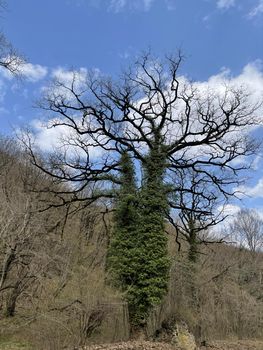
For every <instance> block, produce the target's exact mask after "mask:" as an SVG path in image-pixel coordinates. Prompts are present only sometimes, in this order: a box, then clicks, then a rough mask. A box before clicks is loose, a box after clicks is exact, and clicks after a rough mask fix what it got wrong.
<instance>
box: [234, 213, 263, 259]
mask: <svg viewBox="0 0 263 350" xmlns="http://www.w3.org/2000/svg"><path fill="white" fill-rule="evenodd" d="M231 231H232V232H233V235H234V237H235V239H236V241H237V243H238V244H239V245H240V247H242V248H248V249H249V250H250V251H251V252H253V253H255V252H257V251H259V250H260V249H261V248H262V247H263V220H262V218H261V217H260V216H259V214H258V213H257V212H256V211H255V210H254V209H241V210H240V211H239V212H238V213H237V215H236V217H235V219H234V222H233V223H232V224H231Z"/></svg>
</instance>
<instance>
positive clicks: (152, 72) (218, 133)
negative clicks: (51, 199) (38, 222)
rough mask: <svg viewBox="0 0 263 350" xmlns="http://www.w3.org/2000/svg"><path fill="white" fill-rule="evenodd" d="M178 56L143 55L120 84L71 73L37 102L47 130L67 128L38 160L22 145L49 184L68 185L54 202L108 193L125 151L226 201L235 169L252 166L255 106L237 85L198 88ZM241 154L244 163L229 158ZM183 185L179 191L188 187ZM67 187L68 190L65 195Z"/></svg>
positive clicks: (94, 75) (29, 142)
mask: <svg viewBox="0 0 263 350" xmlns="http://www.w3.org/2000/svg"><path fill="white" fill-rule="evenodd" d="M182 60H183V57H182V55H181V54H180V53H179V55H178V56H176V57H168V58H167V59H166V60H165V61H163V62H161V61H160V60H158V59H155V58H153V57H152V56H151V55H150V54H145V55H142V56H141V57H140V58H139V59H138V60H137V61H136V62H135V63H134V65H133V66H132V67H131V68H129V69H128V70H126V71H125V72H124V73H123V74H122V75H121V76H120V79H119V80H117V81H114V80H113V79H110V78H108V77H105V76H102V75H100V74H99V73H98V72H93V73H92V72H91V73H89V74H87V75H86V76H83V75H81V73H80V72H76V71H74V72H72V73H71V77H72V79H71V80H70V81H68V80H67V81H66V80H65V79H64V80H63V79H61V80H60V81H55V82H54V83H53V84H52V85H51V87H50V89H48V90H47V91H46V93H45V95H44V97H43V99H42V101H41V102H40V103H39V106H40V107H41V108H42V109H43V110H45V111H46V112H47V114H48V116H49V119H50V120H49V124H48V125H49V127H50V128H56V129H59V128H60V127H63V128H64V129H63V130H64V131H65V130H67V132H66V133H67V135H66V133H65V132H64V135H63V139H62V143H63V145H62V148H60V149H62V151H61V152H56V153H54V154H52V155H51V156H50V157H48V156H46V160H45V161H43V160H42V161H41V162H40V161H39V160H38V157H37V155H36V152H35V149H34V145H33V143H32V139H30V138H28V139H27V140H25V139H24V142H25V145H26V147H27V150H28V152H29V153H30V156H31V159H32V162H33V164H35V165H36V166H37V167H38V168H39V169H41V170H42V171H44V172H45V173H46V174H48V175H51V176H52V177H53V179H54V181H57V182H62V183H68V182H71V184H72V185H71V190H70V191H69V190H66V191H63V190H62V191H57V195H58V198H59V203H58V205H64V204H65V202H67V201H68V200H69V201H70V200H71V201H74V200H81V201H83V202H85V203H87V204H88V203H91V202H93V201H94V200H97V199H99V198H111V197H112V195H113V194H112V191H110V189H111V188H112V184H114V183H116V182H117V179H118V176H116V174H117V173H118V171H119V164H118V162H119V154H120V153H121V152H122V151H123V149H126V150H128V151H129V152H130V154H131V155H132V156H133V158H134V159H135V160H136V161H138V164H141V165H142V167H143V168H144V169H146V168H147V166H149V164H151V166H152V165H153V168H154V167H155V168H156V169H163V170H162V171H161V172H162V174H161V175H160V176H163V178H164V181H167V182H168V178H169V177H168V175H169V176H170V175H171V174H172V175H173V177H175V178H182V177H183V176H184V174H185V173H186V172H190V171H191V172H192V173H194V174H197V176H198V177H199V178H200V179H202V181H205V182H206V183H207V184H208V185H209V186H212V187H214V189H215V192H218V193H221V195H223V196H225V197H226V198H227V197H229V196H231V195H233V194H234V191H233V190H232V188H233V185H236V184H238V183H239V182H240V177H239V176H238V174H239V172H240V171H242V170H244V169H247V168H249V157H250V156H251V155H253V154H254V152H255V150H256V148H257V146H258V145H257V144H256V142H255V141H254V140H251V139H250V138H249V132H248V131H247V130H248V128H249V126H251V125H254V124H255V123H257V118H256V115H255V114H256V113H255V112H256V111H257V109H258V108H259V104H256V105H251V104H250V102H249V95H248V94H247V93H246V91H244V90H243V89H241V88H240V89H237V88H234V87H225V90H224V93H220V92H219V93H218V92H216V91H212V90H211V89H210V90H209V89H208V90H207V92H206V93H204V92H202V91H200V90H199V89H198V86H197V85H196V84H194V83H189V82H187V81H185V79H182V78H180V74H179V68H180V65H181V63H182ZM240 156H245V157H247V159H248V161H247V162H246V163H244V162H243V163H242V165H240V163H238V162H234V161H235V160H236V159H237V158H238V157H240ZM170 185H171V186H170ZM182 185H183V187H181V188H180V189H179V191H181V192H182V193H185V192H189V188H187V187H184V184H182ZM83 191H85V196H83ZM169 191H170V192H171V191H174V193H175V196H177V194H178V187H176V186H175V187H174V188H173V184H171V183H170V184H169V186H167V193H168V192H169ZM65 192H67V194H69V193H70V194H71V197H67V200H65V197H64V194H65ZM190 192H191V191H190ZM179 202H180V200H179ZM179 202H178V203H179ZM178 208H179V204H178ZM187 209H189V210H190V209H191V208H187Z"/></svg>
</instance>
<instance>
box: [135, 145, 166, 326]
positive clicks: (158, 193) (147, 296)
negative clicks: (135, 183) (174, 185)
mask: <svg viewBox="0 0 263 350" xmlns="http://www.w3.org/2000/svg"><path fill="white" fill-rule="evenodd" d="M144 172H145V173H144V181H143V186H142V190H141V193H140V205H139V215H138V219H139V221H138V229H137V230H138V234H137V236H138V243H137V245H138V256H137V259H138V264H137V271H136V280H135V283H134V284H133V285H131V288H130V290H129V295H128V300H129V311H130V317H131V324H132V328H133V330H134V331H135V333H136V332H137V331H138V330H139V329H140V328H144V327H145V325H146V322H147V318H148V316H149V313H150V311H151V309H152V308H153V307H154V306H156V305H158V304H160V302H161V301H162V299H163V296H164V295H165V293H166V291H167V285H168V273H169V259H168V252H167V237H166V234H165V222H164V217H165V211H166V210H167V206H168V204H167V191H166V188H165V185H164V173H165V157H164V156H163V154H162V152H160V151H159V149H158V148H156V149H153V150H151V151H150V153H149V155H148V157H147V161H146V164H145V165H144Z"/></svg>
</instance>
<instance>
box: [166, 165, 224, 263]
mask: <svg viewBox="0 0 263 350" xmlns="http://www.w3.org/2000/svg"><path fill="white" fill-rule="evenodd" d="M174 187H175V189H174V191H175V193H176V197H175V199H174V198H173V197H172V198H171V200H170V206H171V208H173V209H175V212H173V211H172V212H171V213H167V218H168V221H169V222H170V223H171V224H172V226H173V227H174V228H175V230H176V241H177V243H178V248H179V250H180V247H181V243H180V237H182V238H183V240H185V241H186V242H187V243H188V245H189V254H188V257H189V260H190V261H191V262H196V261H197V256H198V251H199V247H200V245H202V244H210V243H211V244H212V243H213V244H214V243H222V242H224V238H215V237H213V236H212V234H209V229H211V228H212V227H214V226H216V225H217V224H219V223H220V222H222V221H223V220H225V218H226V217H227V215H226V214H224V210H223V208H224V206H225V204H226V198H225V196H222V193H221V192H220V191H217V190H216V188H215V187H214V186H211V183H210V181H207V178H206V177H204V176H203V175H200V174H198V173H195V172H193V171H192V170H190V171H189V170H188V171H183V172H181V173H179V174H178V176H177V178H174ZM219 208H222V209H221V210H220V209H219ZM176 216H177V217H176Z"/></svg>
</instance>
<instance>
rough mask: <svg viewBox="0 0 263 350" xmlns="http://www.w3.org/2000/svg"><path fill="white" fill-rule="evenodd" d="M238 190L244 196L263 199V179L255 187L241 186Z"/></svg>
mask: <svg viewBox="0 0 263 350" xmlns="http://www.w3.org/2000/svg"><path fill="white" fill-rule="evenodd" d="M238 190H239V191H240V192H241V193H242V196H249V197H252V198H263V178H261V179H259V180H258V182H257V183H256V185H255V186H252V187H249V186H240V187H239V188H238Z"/></svg>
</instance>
